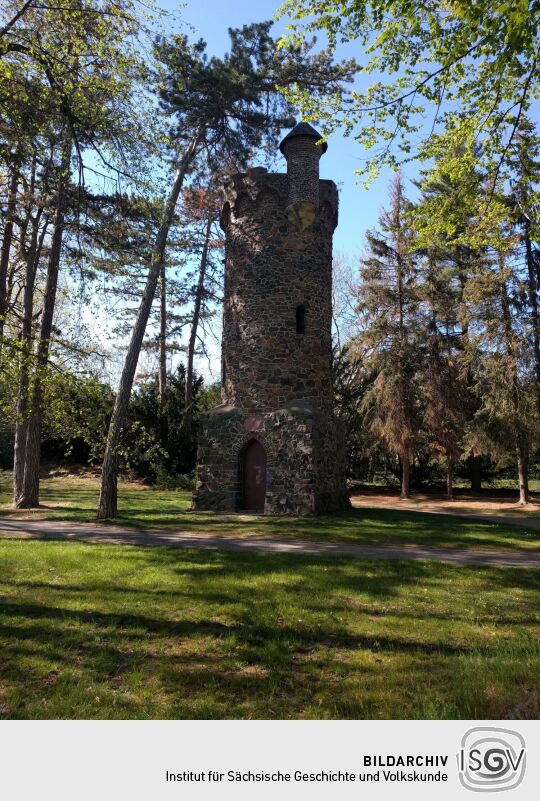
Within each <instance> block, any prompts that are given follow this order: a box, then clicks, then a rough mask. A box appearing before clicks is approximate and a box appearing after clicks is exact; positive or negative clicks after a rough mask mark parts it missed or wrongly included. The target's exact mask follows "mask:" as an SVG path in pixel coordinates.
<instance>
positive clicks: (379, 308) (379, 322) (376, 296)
mask: <svg viewBox="0 0 540 801" xmlns="http://www.w3.org/2000/svg"><path fill="white" fill-rule="evenodd" d="M409 212H410V202H409V201H408V200H407V199H406V197H405V195H404V189H403V179H402V178H401V176H400V175H398V176H397V177H396V179H395V180H394V181H393V182H392V184H391V187H390V209H389V210H388V211H383V212H382V214H381V216H380V219H379V227H380V230H379V231H377V232H373V231H372V232H369V233H368V234H367V244H368V255H367V256H366V257H365V258H364V259H363V260H362V264H363V269H362V283H361V286H360V297H359V311H360V313H361V315H362V316H363V318H364V325H365V331H364V333H363V334H362V335H361V340H362V342H363V343H364V344H365V345H366V346H367V347H368V348H369V351H370V356H369V358H368V362H369V364H368V366H369V368H370V369H372V370H373V372H374V374H375V379H374V382H373V385H372V388H371V389H370V390H369V392H368V393H367V394H366V397H365V399H364V403H363V407H364V410H365V412H366V414H367V419H368V420H369V425H370V428H371V430H372V431H373V433H374V434H376V435H377V436H379V437H380V438H381V439H382V440H383V442H384V443H385V445H386V447H387V449H388V450H389V451H390V452H391V453H394V454H397V456H398V457H399V459H400V462H401V468H402V479H401V497H402V498H408V497H409V494H410V468H411V460H412V458H413V453H414V446H415V442H416V438H417V433H418V428H419V406H418V392H417V389H418V387H417V379H418V368H419V348H418V342H417V338H416V335H415V333H414V331H415V328H416V323H417V314H418V302H419V298H418V287H417V284H416V275H415V269H416V265H415V259H414V257H413V253H412V231H411V228H410V225H409V221H408V219H409Z"/></svg>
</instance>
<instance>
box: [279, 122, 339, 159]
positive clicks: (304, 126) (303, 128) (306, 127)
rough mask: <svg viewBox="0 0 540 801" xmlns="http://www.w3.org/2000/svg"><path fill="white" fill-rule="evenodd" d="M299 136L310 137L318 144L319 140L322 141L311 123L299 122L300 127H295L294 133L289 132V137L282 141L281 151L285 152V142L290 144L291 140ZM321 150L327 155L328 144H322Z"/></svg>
mask: <svg viewBox="0 0 540 801" xmlns="http://www.w3.org/2000/svg"><path fill="white" fill-rule="evenodd" d="M297 136H309V137H310V138H311V139H315V141H316V142H318V141H319V139H321V135H320V133H318V132H317V131H316V130H315V128H313V127H312V126H311V125H310V124H309V122H299V123H298V125H295V126H294V128H293V129H292V131H289V133H288V134H287V136H286V137H285V138H284V139H282V140H281V142H280V145H279V149H280V150H281V152H282V153H283V152H284V151H283V145H284V144H285V142H288V141H289V139H294V138H296V137H297ZM321 148H322V152H323V153H326V151H327V150H328V145H327V144H326V142H323V143H322V145H321Z"/></svg>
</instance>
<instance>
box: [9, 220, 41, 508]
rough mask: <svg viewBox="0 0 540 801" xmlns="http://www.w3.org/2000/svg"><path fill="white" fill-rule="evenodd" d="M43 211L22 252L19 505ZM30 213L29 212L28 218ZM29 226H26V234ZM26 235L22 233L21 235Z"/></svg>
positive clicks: (16, 493)
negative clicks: (40, 225) (27, 244)
mask: <svg viewBox="0 0 540 801" xmlns="http://www.w3.org/2000/svg"><path fill="white" fill-rule="evenodd" d="M42 211H43V210H42V209H38V210H37V212H36V214H35V217H34V220H33V222H32V232H31V237H30V244H29V247H28V249H27V250H26V249H25V246H24V243H23V242H22V240H21V245H20V247H21V251H22V252H23V255H24V262H25V283H24V290H23V317H22V327H21V338H20V360H19V381H18V389H17V415H16V422H15V452H14V464H13V503H14V504H15V506H18V505H19V501H20V499H21V496H22V492H23V483H24V466H25V462H26V438H27V433H28V411H29V393H30V374H31V356H32V318H33V313H34V288H35V280H36V271H37V265H38V262H39V258H40V255H41V250H42V247H43V241H44V239H45V234H46V231H47V220H46V219H45V222H44V224H43V228H42V230H41V234H39V224H40V219H41V215H42ZM29 218H30V211H29V212H28V219H29ZM26 230H27V227H26V225H25V226H24V235H26ZM21 234H22V232H21Z"/></svg>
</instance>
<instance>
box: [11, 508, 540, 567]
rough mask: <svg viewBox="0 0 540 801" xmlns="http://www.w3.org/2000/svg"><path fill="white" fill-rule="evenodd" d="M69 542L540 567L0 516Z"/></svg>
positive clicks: (406, 549) (27, 532)
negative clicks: (14, 518)
mask: <svg viewBox="0 0 540 801" xmlns="http://www.w3.org/2000/svg"><path fill="white" fill-rule="evenodd" d="M8 537H10V538H13V537H16V538H21V539H40V540H70V541H76V542H87V543H94V544H101V545H167V546H174V547H179V548H207V549H212V550H215V549H222V550H226V551H244V552H250V551H251V552H255V553H285V554H307V555H321V556H354V557H357V558H368V559H409V560H415V561H419V560H434V561H437V562H447V563H449V564H457V565H478V566H482V567H525V568H540V555H533V554H531V555H529V554H524V553H511V552H508V551H497V550H492V549H486V550H478V549H476V550H475V549H472V548H432V547H429V546H424V545H370V544H368V543H365V544H348V543H344V542H314V541H310V540H296V539H295V540H293V539H280V538H279V537H261V536H258V535H252V536H249V537H235V536H231V535H228V534H225V535H217V534H200V533H195V532H192V531H179V532H170V531H163V530H158V529H142V528H121V527H120V526H109V525H99V524H98V523H95V524H92V523H65V522H59V521H53V520H13V519H6V518H0V538H8Z"/></svg>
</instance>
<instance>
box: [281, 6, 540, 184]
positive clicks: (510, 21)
mask: <svg viewBox="0 0 540 801" xmlns="http://www.w3.org/2000/svg"><path fill="white" fill-rule="evenodd" d="M278 16H279V17H283V16H289V17H290V18H291V19H292V23H291V24H290V25H289V32H288V34H287V35H286V36H285V37H284V39H283V40H282V43H283V44H287V45H290V44H291V43H302V42H305V41H306V39H307V38H308V37H309V36H310V35H311V34H312V33H317V32H323V33H324V34H325V35H326V36H327V37H328V40H329V43H330V47H331V48H332V49H333V48H335V47H336V45H337V44H338V43H339V42H354V43H356V44H357V46H358V48H362V49H363V55H364V54H365V61H364V63H363V65H362V75H363V76H365V77H366V81H365V82H364V84H363V85H362V86H361V87H358V88H357V89H355V91H353V93H352V98H351V101H352V102H350V103H349V102H343V99H342V98H340V97H339V96H337V95H335V94H334V93H332V92H327V93H326V95H325V96H324V97H322V98H321V97H313V96H312V95H310V93H309V92H308V91H306V90H303V89H302V88H301V87H295V86H293V87H290V88H289V90H288V91H287V92H286V96H287V97H288V99H289V100H291V101H292V102H294V103H296V104H297V105H298V107H299V108H300V109H301V112H302V114H303V116H304V118H305V119H308V120H310V119H316V118H320V119H322V120H323V121H324V131H325V134H326V135H327V136H328V135H329V134H330V133H332V132H333V131H335V130H336V129H337V128H338V127H340V126H343V127H344V130H345V132H346V133H348V134H354V136H355V139H356V140H357V141H358V142H359V143H360V144H361V145H362V146H363V147H364V148H366V149H367V150H368V151H369V158H368V160H367V164H366V166H365V168H364V169H363V170H361V171H360V172H361V174H363V175H364V176H365V177H366V178H367V180H368V182H369V180H372V179H373V177H375V176H376V175H377V174H378V171H379V169H380V167H381V166H383V165H387V166H390V167H391V168H396V167H397V166H398V165H399V164H402V163H403V162H405V161H408V160H410V159H412V158H415V157H416V158H420V159H426V158H440V157H442V156H445V155H446V156H447V158H446V165H447V167H451V169H452V172H453V176H452V177H453V178H455V179H458V178H459V176H460V174H463V173H464V171H465V170H466V167H465V162H466V159H462V158H457V157H456V156H455V147H456V145H462V144H463V143H465V145H466V152H467V153H469V154H472V153H473V151H474V148H475V145H476V144H477V143H479V142H481V143H482V151H481V153H479V154H478V155H479V157H480V158H481V160H482V163H483V165H484V167H485V168H486V170H487V171H488V172H489V173H490V174H491V175H492V177H495V176H497V175H501V174H503V173H504V172H505V170H506V168H507V166H508V164H507V158H506V157H507V155H508V153H507V151H508V147H509V144H510V142H511V141H512V139H513V137H514V135H515V132H516V128H517V126H518V124H519V120H520V118H521V116H522V114H524V113H525V112H526V111H527V109H528V108H529V106H530V105H531V103H532V102H533V101H534V100H535V99H537V97H538V93H539V90H540V61H539V58H538V52H539V50H540V34H539V25H538V23H539V18H540V4H539V3H538V2H537V1H536V0H534V2H529V0H518V2H514V0H503V1H502V2H499V3H497V4H493V3H490V2H488V0H480V1H479V2H475V3H470V2H469V1H468V0H449V2H446V3H445V4H444V5H441V4H440V2H438V0H424V1H423V2H410V0H391V1H390V2H387V1H386V0H384V1H383V0H369V2H368V1H367V0H285V2H284V3H283V4H282V6H281V8H280V11H279V12H278ZM370 78H371V81H372V82H371V83H368V81H369V79H370ZM365 84H367V86H365V88H364V85H365ZM413 143H414V144H413Z"/></svg>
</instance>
